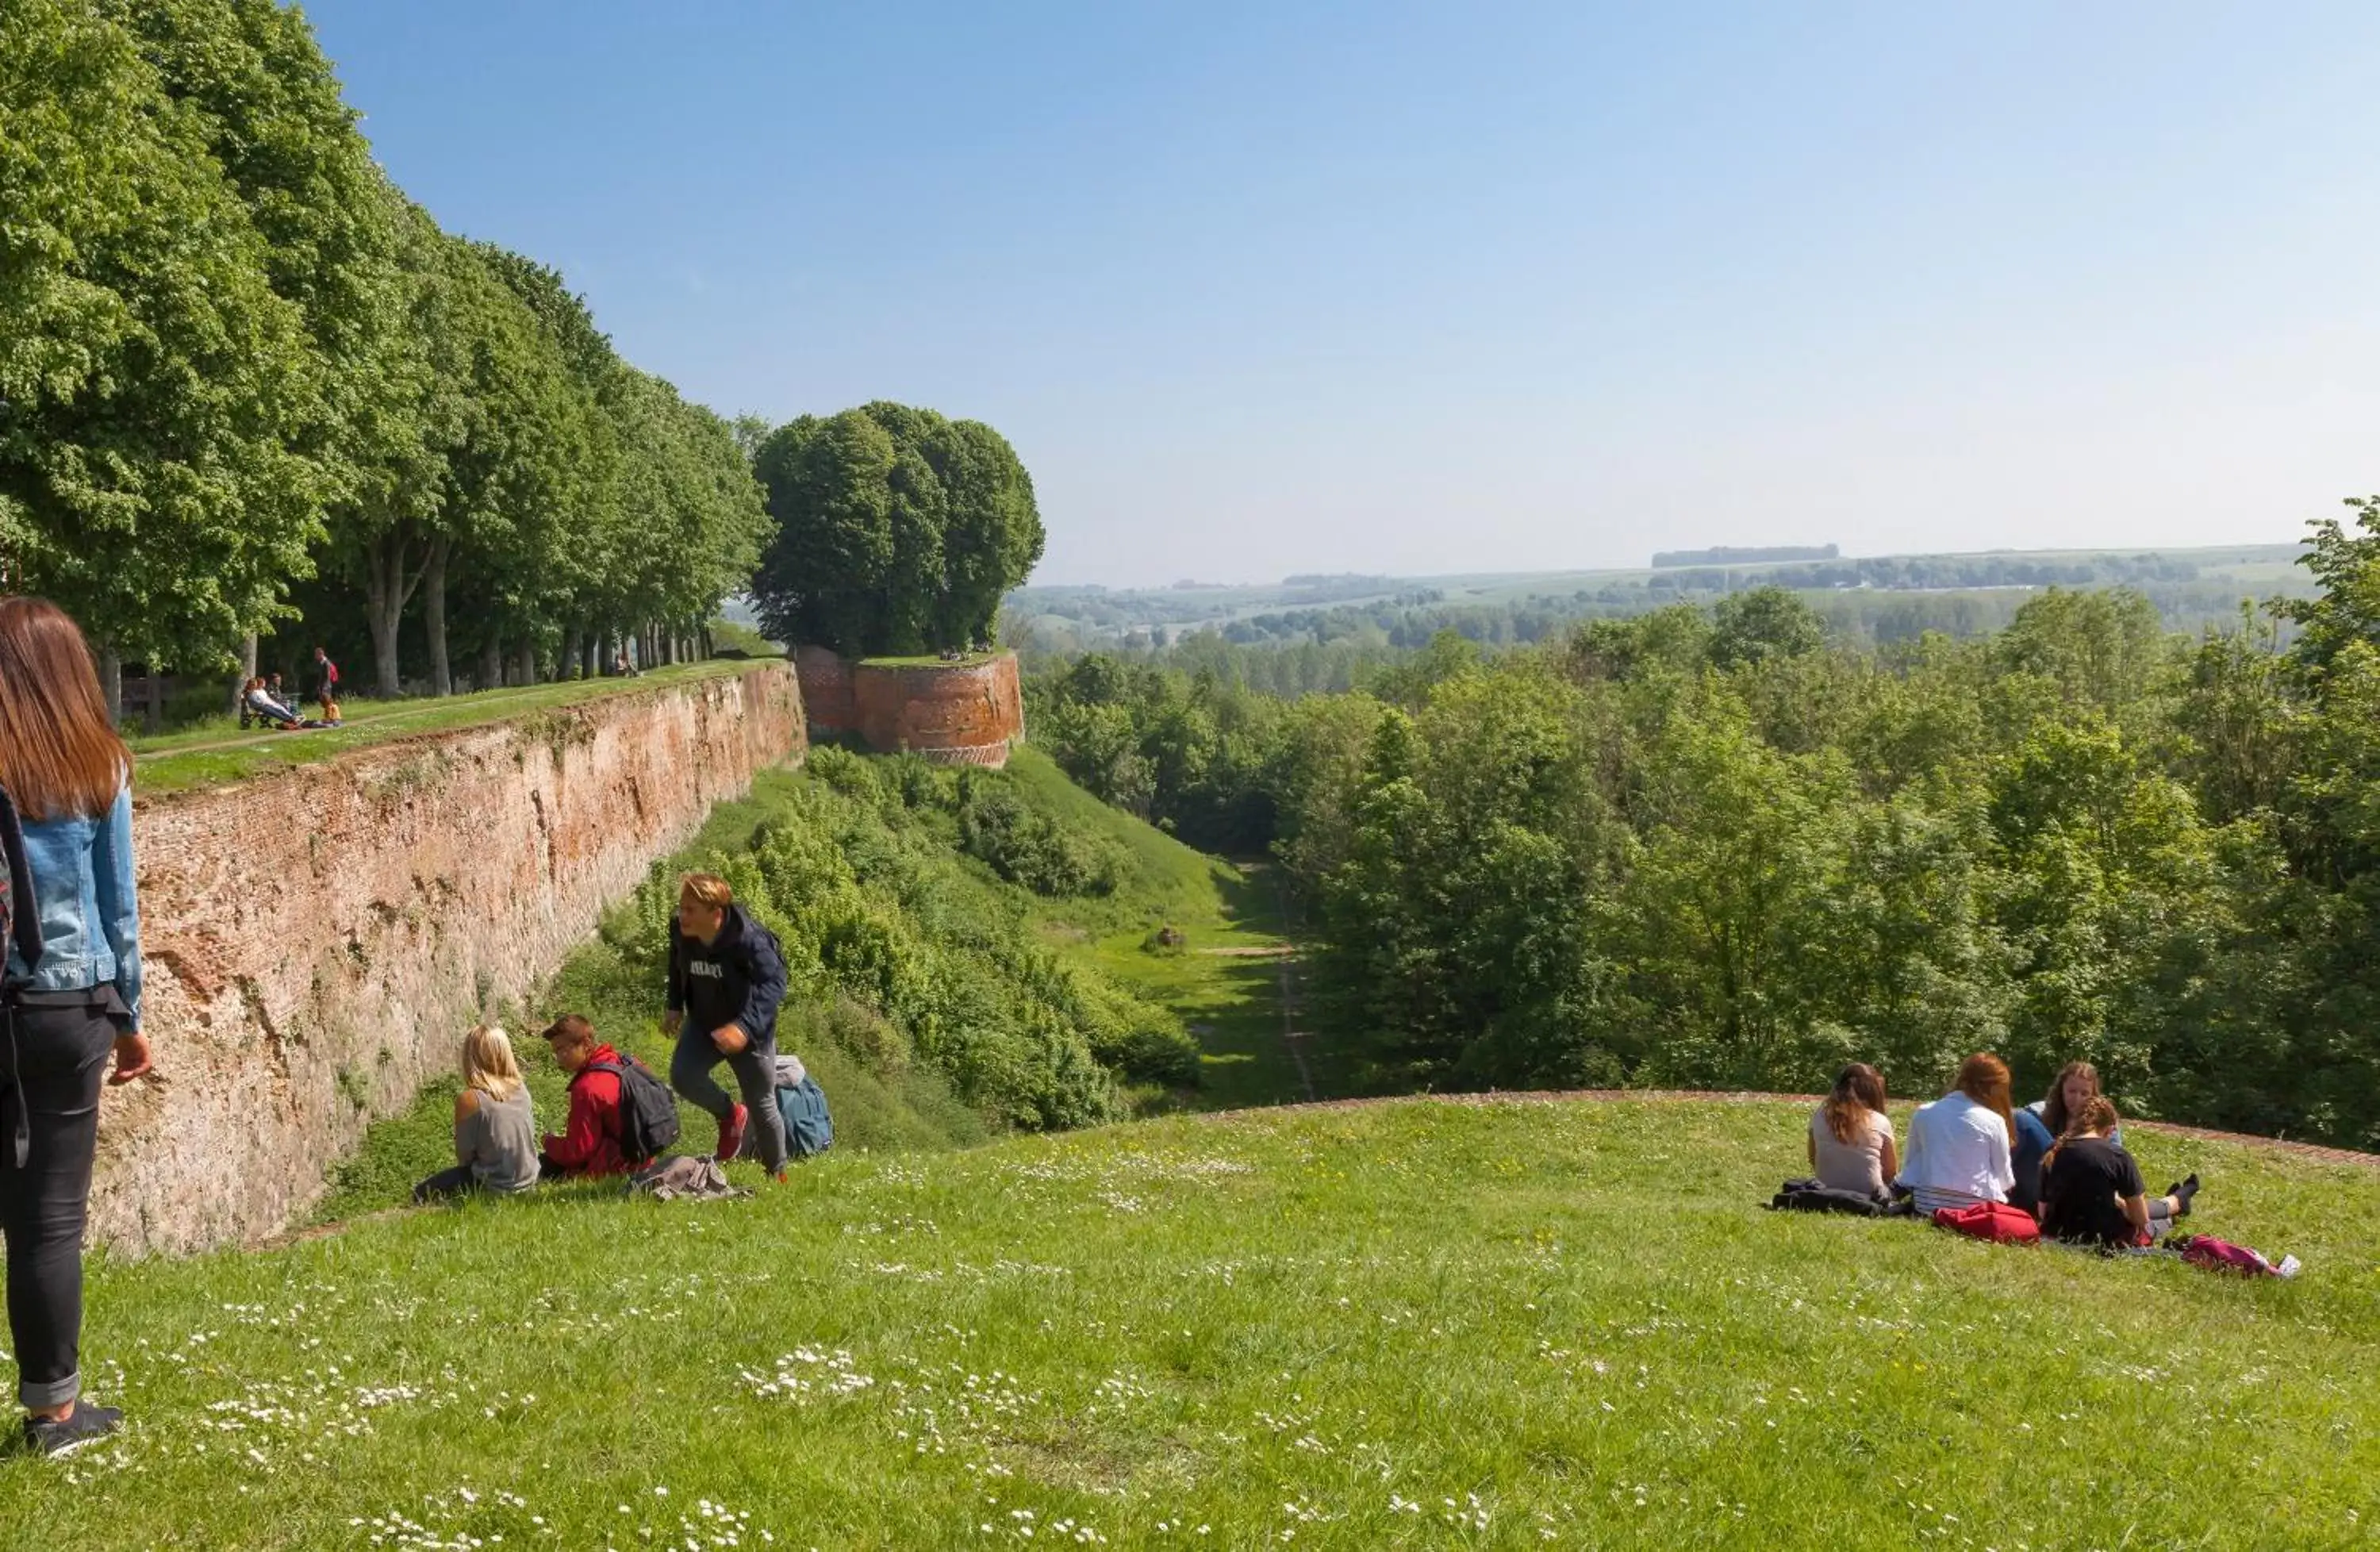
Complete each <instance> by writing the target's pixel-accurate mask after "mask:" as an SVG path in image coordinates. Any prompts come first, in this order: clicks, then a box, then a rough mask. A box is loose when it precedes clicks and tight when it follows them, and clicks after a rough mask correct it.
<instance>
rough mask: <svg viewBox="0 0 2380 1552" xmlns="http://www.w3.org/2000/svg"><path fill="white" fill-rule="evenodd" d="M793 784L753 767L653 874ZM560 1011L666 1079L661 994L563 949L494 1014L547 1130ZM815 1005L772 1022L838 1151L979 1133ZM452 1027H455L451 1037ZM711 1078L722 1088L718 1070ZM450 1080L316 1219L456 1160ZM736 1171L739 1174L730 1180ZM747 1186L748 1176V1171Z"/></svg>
mask: <svg viewBox="0 0 2380 1552" xmlns="http://www.w3.org/2000/svg"><path fill="white" fill-rule="evenodd" d="M800 780H802V778H801V777H800V776H799V775H798V774H797V773H795V772H793V771H787V770H774V771H767V772H763V773H762V774H761V775H760V777H759V779H758V780H757V781H756V782H754V784H753V791H752V794H751V795H750V796H749V797H747V798H745V799H743V800H741V801H738V802H734V803H722V804H720V805H719V806H716V807H714V808H713V809H712V810H711V812H710V818H708V819H707V820H706V821H705V822H704V824H703V827H702V830H701V831H700V832H699V833H698V834H697V836H696V837H695V839H694V840H693V841H692V842H691V843H688V844H687V846H686V849H685V850H684V851H683V852H681V853H679V854H678V855H675V856H673V857H670V858H666V859H664V860H663V861H662V863H661V864H660V866H661V867H662V869H663V871H664V872H666V871H669V870H672V869H674V868H676V867H680V866H682V865H683V864H684V863H685V862H686V861H687V860H688V859H690V858H693V857H697V856H700V855H707V854H709V853H711V852H715V851H718V850H721V849H738V848H741V847H743V846H745V845H747V844H748V843H749V842H750V840H751V838H752V833H753V831H754V829H755V827H756V826H758V825H759V822H760V821H761V819H762V818H763V817H764V816H765V815H766V813H767V812H768V809H769V806H770V799H771V794H774V793H776V792H778V791H780V790H782V789H783V788H784V787H786V786H788V785H789V784H790V783H792V782H798V781H800ZM565 1012H580V1013H584V1014H586V1015H587V1016H588V1017H589V1018H590V1019H592V1020H593V1021H594V1024H595V1028H596V1030H597V1032H598V1033H600V1034H601V1035H602V1036H603V1037H604V1038H606V1039H608V1040H611V1041H612V1042H613V1044H615V1045H617V1046H619V1047H620V1048H621V1049H625V1050H628V1051H632V1052H634V1053H635V1054H636V1055H637V1056H639V1057H642V1058H643V1059H644V1060H645V1061H646V1062H647V1063H648V1064H649V1065H650V1066H651V1067H652V1069H653V1071H655V1072H656V1073H662V1075H663V1076H664V1077H666V1076H667V1074H668V1072H669V1053H670V1047H671V1042H670V1041H668V1040H667V1039H665V1038H663V1037H662V1032H661V1013H662V988H661V987H660V986H659V985H657V984H648V982H647V981H646V979H645V978H644V977H642V976H635V975H632V974H631V973H629V972H628V971H627V970H626V969H625V967H624V966H623V964H622V963H621V958H620V955H619V953H618V952H617V951H616V950H614V949H613V948H612V947H611V946H610V945H609V944H607V943H605V942H603V941H601V940H596V941H592V942H589V943H587V944H585V945H584V946H582V947H581V948H580V949H579V950H578V952H576V953H574V954H573V955H572V956H571V958H570V961H569V963H568V964H566V965H565V967H564V969H563V971H562V974H561V975H560V976H556V977H555V980H554V984H553V987H551V988H549V989H548V990H547V992H546V994H545V995H544V996H543V997H541V998H540V999H539V1000H538V1003H537V1006H536V1007H535V1008H534V1009H531V1010H501V1011H499V1017H500V1020H501V1022H503V1023H504V1025H505V1026H506V1027H507V1029H508V1030H510V1032H511V1033H512V1036H513V1043H514V1049H515V1051H516V1054H518V1055H519V1057H520V1059H521V1063H522V1066H523V1068H524V1069H525V1070H526V1071H527V1073H528V1079H529V1089H530V1092H531V1094H532V1095H533V1096H534V1097H535V1103H536V1106H537V1113H538V1118H539V1121H540V1122H541V1123H542V1124H543V1125H544V1127H545V1128H546V1129H548V1130H553V1131H558V1130H560V1128H561V1125H562V1120H563V1117H564V1116H565V1115H566V1114H567V1113H568V1109H569V1106H568V1102H567V1100H566V1098H565V1094H564V1080H563V1075H562V1073H561V1072H560V1070H559V1069H557V1068H556V1067H555V1066H554V1064H553V1059H552V1058H551V1057H550V1056H548V1055H547V1054H546V1051H545V1049H544V1044H543V1042H542V1041H540V1040H539V1039H537V1038H536V1037H535V1031H537V1030H539V1029H541V1028H543V1027H544V1025H546V1024H547V1023H548V1022H550V1021H551V1020H553V1019H554V1018H557V1017H559V1016H560V1015H561V1014H563V1013H565ZM817 1015H818V1010H816V1009H811V1008H801V1007H789V1008H788V1009H787V1010H786V1011H785V1013H784V1015H783V1019H782V1020H781V1022H780V1025H779V1032H780V1038H781V1047H780V1049H786V1050H790V1051H794V1052H795V1053H797V1054H799V1055H800V1056H801V1058H802V1060H803V1061H804V1062H805V1063H806V1064H807V1066H808V1067H809V1068H810V1069H811V1071H812V1072H813V1073H816V1074H817V1077H818V1080H819V1083H820V1085H821V1086H822V1087H824V1088H825V1089H826V1090H827V1091H828V1092H829V1094H830V1095H831V1096H832V1105H833V1109H834V1122H835V1138H836V1145H837V1146H841V1147H847V1148H855V1149H863V1148H871V1147H872V1148H903V1149H920V1148H923V1149H932V1148H944V1147H957V1146H968V1145H971V1144H975V1143H979V1142H982V1141H983V1140H984V1139H985V1137H986V1136H987V1135H988V1134H989V1133H988V1130H987V1128H986V1127H985V1125H984V1122H983V1121H982V1120H981V1118H979V1117H977V1115H976V1114H975V1113H974V1112H973V1111H972V1110H970V1109H967V1108H966V1107H965V1105H963V1104H961V1103H959V1102H958V1100H956V1099H955V1098H953V1097H952V1096H951V1094H950V1092H949V1091H948V1089H947V1088H945V1087H944V1086H943V1085H941V1083H939V1082H938V1081H937V1080H936V1079H935V1077H934V1076H933V1074H931V1073H927V1072H924V1071H921V1070H917V1069H914V1068H913V1069H912V1070H910V1071H909V1072H907V1073H904V1074H903V1075H902V1076H901V1077H900V1078H899V1079H898V1080H896V1081H893V1082H890V1083H888V1082H886V1081H885V1080H883V1079H881V1078H880V1077H879V1076H878V1075H877V1074H876V1073H872V1072H870V1071H869V1070H868V1068H866V1067H864V1066H862V1065H861V1064H860V1063H859V1062H857V1061H854V1060H852V1059H851V1057H849V1056H848V1055H846V1054H845V1053H844V1051H843V1050H842V1049H841V1048H839V1047H837V1046H836V1045H835V1044H834V1043H833V1042H832V1041H831V1040H829V1039H826V1038H824V1037H822V1035H821V1034H820V1032H819V1030H818V1028H817V1027H816V1018H817ZM459 1035H460V1032H459V1031H458V1032H457V1036H458V1037H459ZM717 1076H718V1077H719V1080H720V1081H721V1082H722V1083H732V1080H731V1079H730V1078H729V1076H728V1074H727V1073H726V1072H725V1070H724V1069H722V1070H721V1071H720V1072H719V1073H718V1074H717ZM455 1086H456V1084H455V1080H454V1079H452V1078H446V1079H442V1080H440V1081H438V1082H436V1083H434V1084H432V1085H430V1086H429V1087H428V1088H427V1089H426V1090H425V1091H424V1092H423V1094H422V1095H421V1097H420V1098H419V1100H418V1101H417V1102H416V1103H415V1104H414V1106H413V1107H412V1108H411V1109H408V1110H407V1111H406V1112H404V1113H403V1114H401V1115H399V1116H396V1117H395V1118H393V1119H391V1120H388V1121H383V1122H378V1123H377V1124H375V1125H374V1126H373V1127H372V1128H371V1131H370V1135H369V1136H368V1137H367V1139H366V1141H365V1144H364V1146H363V1147H362V1149H361V1150H360V1151H359V1152H358V1154H357V1155H356V1156H355V1157H354V1158H351V1159H348V1160H347V1161H346V1162H345V1163H344V1164H342V1165H341V1166H340V1167H339V1168H338V1169H337V1170H335V1171H334V1176H333V1189H332V1191H331V1194H330V1195H329V1196H328V1197H327V1198H326V1199H325V1200H324V1202H323V1203H322V1206H321V1207H320V1208H319V1209H318V1211H317V1213H316V1218H317V1219H318V1220H323V1221H328V1220H333V1219H345V1218H348V1217H352V1216H354V1215H356V1214H358V1213H364V1212H370V1211H373V1210H376V1209H379V1208H383V1207H387V1206H394V1205H396V1204H400V1203H402V1202H404V1201H405V1200H406V1197H407V1193H409V1192H410V1191H411V1189H412V1186H413V1182H416V1181H418V1180H420V1179H421V1178H423V1177H424V1176H426V1175H429V1174H431V1172H433V1171H435V1170H443V1169H444V1168H445V1167H446V1166H448V1165H449V1164H452V1163H453V1162H454V1161H455V1158H454V1137H453V1120H454V1103H455ZM679 1118H680V1121H679V1124H680V1126H681V1128H682V1133H681V1136H682V1141H683V1143H684V1145H685V1146H686V1147H688V1148H696V1149H698V1148H700V1147H701V1146H706V1145H707V1144H708V1142H709V1140H710V1137H711V1135H712V1134H713V1123H712V1122H711V1120H710V1117H709V1116H706V1115H703V1114H702V1113H700V1112H699V1111H698V1110H696V1109H694V1108H693V1107H691V1106H687V1105H681V1106H680V1107H679ZM735 1172H736V1173H737V1174H738V1175H739V1176H741V1175H743V1174H745V1173H746V1172H747V1167H738V1169H737V1170H736V1171H735ZM751 1173H752V1178H753V1179H755V1180H757V1179H758V1178H759V1177H758V1171H757V1169H753V1170H751Z"/></svg>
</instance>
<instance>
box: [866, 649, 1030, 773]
mask: <svg viewBox="0 0 2380 1552" xmlns="http://www.w3.org/2000/svg"><path fill="white" fill-rule="evenodd" d="M852 683H853V687H854V689H855V690H856V693H857V699H858V702H859V735H860V737H861V739H862V740H863V741H865V742H866V744H867V745H868V747H869V748H871V749H875V750H877V751H879V752H880V753H884V754H892V753H895V752H897V751H900V750H904V749H907V750H912V751H915V752H916V753H917V754H920V755H923V756H925V757H926V758H929V759H937V760H942V761H946V762H949V763H952V764H965V765H990V766H999V765H1005V764H1006V763H1007V762H1008V747H1009V745H1010V744H1012V743H1013V742H1014V741H1015V740H1017V739H1019V738H1022V737H1023V736H1025V701H1024V696H1023V693H1022V691H1021V688H1020V685H1019V683H1018V679H1017V672H1016V657H1015V654H1014V653H1010V652H1003V653H1002V654H1001V655H1000V656H998V657H996V658H993V659H991V660H990V661H987V662H977V663H952V664H939V663H938V664H932V665H924V666H918V667H892V666H890V665H886V664H880V663H871V662H862V663H860V664H858V665H857V666H856V668H854V669H853V670H852Z"/></svg>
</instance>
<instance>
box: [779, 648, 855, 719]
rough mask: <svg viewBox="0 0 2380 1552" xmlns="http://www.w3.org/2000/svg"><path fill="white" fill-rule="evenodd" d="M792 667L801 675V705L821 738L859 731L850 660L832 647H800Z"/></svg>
mask: <svg viewBox="0 0 2380 1552" xmlns="http://www.w3.org/2000/svg"><path fill="white" fill-rule="evenodd" d="M794 668H795V672H796V673H799V674H800V675H801V682H802V709H803V710H804V711H806V712H807V713H808V716H809V723H810V727H811V729H812V730H813V731H814V732H816V733H817V734H818V735H819V736H820V737H821V738H827V737H832V736H834V735H836V734H845V733H856V732H858V731H859V702H858V700H857V698H856V697H855V695H854V693H853V688H852V677H851V662H850V660H848V659H846V658H843V657H839V656H837V655H836V654H835V652H834V650H833V649H832V648H827V647H800V648H796V649H795V650H794Z"/></svg>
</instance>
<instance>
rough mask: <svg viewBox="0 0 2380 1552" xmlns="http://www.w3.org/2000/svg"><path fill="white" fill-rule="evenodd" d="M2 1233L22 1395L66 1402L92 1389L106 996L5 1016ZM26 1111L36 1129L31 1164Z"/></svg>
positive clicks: (33, 1403)
mask: <svg viewBox="0 0 2380 1552" xmlns="http://www.w3.org/2000/svg"><path fill="white" fill-rule="evenodd" d="M0 1020H6V1024H7V1029H6V1037H0V1235H5V1236H6V1241H7V1245H8V1332H9V1335H10V1336H11V1337H13V1338H14V1339H15V1345H16V1349H17V1399H18V1400H20V1401H22V1402H23V1403H24V1404H25V1405H26V1406H28V1407H53V1406H63V1405H64V1404H66V1403H67V1402H68V1401H71V1400H74V1399H75V1398H76V1396H77V1395H79V1393H80V1392H81V1389H82V1375H81V1370H80V1366H79V1356H80V1349H81V1344H82V1231H83V1223H84V1220H85V1219H86V1218H87V1217H88V1216H89V1211H90V1206H91V1157H92V1155H93V1154H94V1153H95V1152H96V1151H97V1149H98V1146H99V1090H100V1085H101V1083H102V1081H103V1079H104V1077H105V1075H106V1072H107V1055H108V1052H109V1051H110V1050H112V1049H114V1048H115V1025H114V1024H113V1023H111V1022H110V1021H109V1019H108V1017H107V1012H106V1010H105V1008H104V1006H103V1005H102V1004H101V1003H99V1002H96V1001H94V1002H91V1003H90V1004H88V1005H84V1004H79V1003H78V1004H68V1005H66V1006H39V1007H15V1008H7V1009H0ZM20 1115H21V1116H22V1117H23V1118H24V1120H25V1122H26V1123H27V1126H28V1128H29V1130H30V1134H31V1137H30V1148H29V1149H28V1150H27V1154H26V1158H25V1162H24V1164H23V1165H22V1166H21V1167H20V1166H19V1165H18V1162H17V1149H16V1145H15V1137H16V1134H17V1121H18V1116H20Z"/></svg>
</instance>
